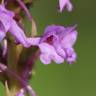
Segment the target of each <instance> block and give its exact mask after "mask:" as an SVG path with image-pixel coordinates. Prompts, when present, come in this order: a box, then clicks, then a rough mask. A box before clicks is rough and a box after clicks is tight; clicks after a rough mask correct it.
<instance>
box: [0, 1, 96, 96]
mask: <svg viewBox="0 0 96 96" xmlns="http://www.w3.org/2000/svg"><path fill="white" fill-rule="evenodd" d="M71 1H72V3H73V5H74V9H73V11H72V12H71V13H69V12H67V11H66V10H64V11H63V13H59V12H58V11H57V8H58V0H36V1H35V2H34V7H33V8H31V9H30V11H31V13H32V15H33V17H34V19H35V20H36V22H37V26H38V34H39V35H41V34H42V33H43V31H44V28H45V27H46V26H47V25H50V24H58V25H64V26H70V25H74V24H78V28H77V30H78V39H77V42H76V44H75V50H76V52H77V55H78V59H77V62H76V63H75V64H73V65H69V64H67V63H66V62H64V64H60V65H58V64H55V63H52V64H49V65H47V66H45V65H43V64H42V63H41V62H40V60H39V59H38V61H37V62H36V66H35V72H36V74H35V75H34V76H33V78H32V80H31V81H30V84H31V85H32V87H33V89H34V90H35V91H36V92H37V94H38V96H96V0H71ZM27 23H28V22H27V21H26V25H27V28H28V30H29V24H27ZM0 86H2V85H1V84H0ZM0 88H1V89H0V96H3V94H4V91H3V87H0Z"/></svg>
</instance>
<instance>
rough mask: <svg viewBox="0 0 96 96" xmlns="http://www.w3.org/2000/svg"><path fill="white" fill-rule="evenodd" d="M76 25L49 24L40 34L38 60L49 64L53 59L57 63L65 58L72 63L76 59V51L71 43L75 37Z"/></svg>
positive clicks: (73, 42)
mask: <svg viewBox="0 0 96 96" xmlns="http://www.w3.org/2000/svg"><path fill="white" fill-rule="evenodd" d="M75 28H76V26H72V27H67V28H65V27H63V26H56V25H50V26H48V27H47V28H46V29H45V31H44V35H43V36H42V38H41V40H40V44H39V48H40V60H41V61H42V62H43V63H44V64H49V63H51V61H52V60H53V61H54V62H56V63H57V64H60V63H63V62H64V60H66V61H67V62H68V63H70V64H71V63H72V62H74V61H75V60H76V57H77V56H76V53H75V51H74V49H73V45H74V44H75V41H76V39H77V31H76V30H75Z"/></svg>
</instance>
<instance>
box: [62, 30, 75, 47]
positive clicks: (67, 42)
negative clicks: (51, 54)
mask: <svg viewBox="0 0 96 96" xmlns="http://www.w3.org/2000/svg"><path fill="white" fill-rule="evenodd" d="M76 39H77V31H72V32H70V33H68V34H67V35H66V36H65V37H64V38H63V39H62V41H61V44H62V46H63V48H69V47H72V46H73V45H74V43H75V42H76Z"/></svg>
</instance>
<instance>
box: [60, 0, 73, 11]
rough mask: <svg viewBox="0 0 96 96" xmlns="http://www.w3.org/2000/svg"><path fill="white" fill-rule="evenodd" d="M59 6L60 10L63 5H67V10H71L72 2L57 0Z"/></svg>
mask: <svg viewBox="0 0 96 96" xmlns="http://www.w3.org/2000/svg"><path fill="white" fill-rule="evenodd" d="M59 7H60V12H62V11H63V9H64V8H65V7H67V10H68V11H72V4H71V2H70V0H59Z"/></svg>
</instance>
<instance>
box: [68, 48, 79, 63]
mask: <svg viewBox="0 0 96 96" xmlns="http://www.w3.org/2000/svg"><path fill="white" fill-rule="evenodd" d="M66 54H67V58H66V60H67V62H68V63H69V64H72V63H73V62H75V61H76V58H77V55H76V53H75V52H74V49H73V48H67V49H66Z"/></svg>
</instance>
